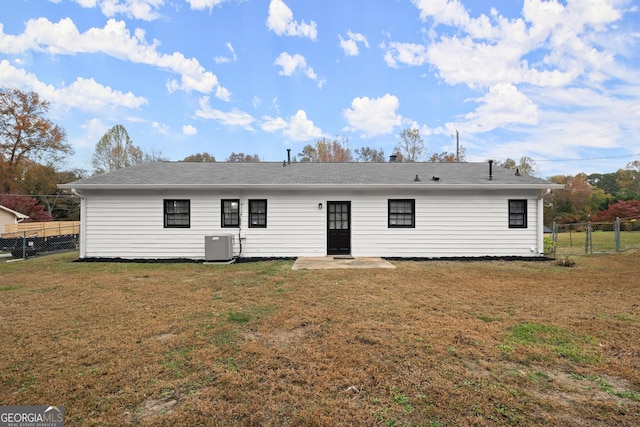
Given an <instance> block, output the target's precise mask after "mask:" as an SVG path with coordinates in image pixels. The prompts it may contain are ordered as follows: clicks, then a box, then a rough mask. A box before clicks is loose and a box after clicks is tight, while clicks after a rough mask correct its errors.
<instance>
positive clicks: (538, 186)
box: [58, 181, 564, 195]
mask: <svg viewBox="0 0 640 427" xmlns="http://www.w3.org/2000/svg"><path fill="white" fill-rule="evenodd" d="M58 188H60V189H67V190H71V191H72V192H75V193H76V194H78V193H79V192H81V191H83V190H106V191H110V190H113V191H117V190H239V189H243V190H244V189H253V190H255V189H263V190H327V189H333V190H335V189H339V190H362V189H369V190H386V189H392V190H415V189H421V190H547V189H561V188H564V185H562V184H553V183H535V184H498V183H496V181H491V183H486V184H443V183H442V181H437V182H430V181H427V182H415V183H414V182H413V181H412V182H411V183H408V184H122V185H105V184H80V185H73V184H59V185H58ZM78 195H79V194H78Z"/></svg>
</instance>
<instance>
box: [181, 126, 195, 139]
mask: <svg viewBox="0 0 640 427" xmlns="http://www.w3.org/2000/svg"><path fill="white" fill-rule="evenodd" d="M197 133H198V129H196V128H195V127H193V126H191V125H184V126H182V134H183V135H186V136H191V135H195V134H197Z"/></svg>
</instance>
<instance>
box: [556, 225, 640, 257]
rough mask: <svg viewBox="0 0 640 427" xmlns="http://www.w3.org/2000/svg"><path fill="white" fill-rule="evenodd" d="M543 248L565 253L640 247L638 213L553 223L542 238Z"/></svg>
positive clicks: (614, 250) (600, 251)
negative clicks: (632, 216) (621, 216)
mask: <svg viewBox="0 0 640 427" xmlns="http://www.w3.org/2000/svg"><path fill="white" fill-rule="evenodd" d="M545 244H546V246H547V248H546V249H547V250H546V252H547V253H548V254H550V255H556V256H564V255H577V254H594V253H609V252H621V251H627V250H632V249H640V217H636V218H616V220H615V221H609V222H591V221H587V222H581V223H575V224H557V223H554V224H553V227H552V229H551V230H550V233H547V237H546V239H545Z"/></svg>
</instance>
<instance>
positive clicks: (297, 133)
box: [260, 110, 323, 142]
mask: <svg viewBox="0 0 640 427" xmlns="http://www.w3.org/2000/svg"><path fill="white" fill-rule="evenodd" d="M260 128H261V129H262V130H264V131H265V132H276V131H280V130H281V131H282V133H283V134H284V135H285V136H286V137H287V138H288V139H289V140H290V141H293V142H303V141H309V140H312V139H314V138H319V137H321V136H322V135H323V133H322V130H321V129H320V128H319V127H317V126H316V125H315V124H314V123H313V121H311V120H309V119H308V118H307V113H306V112H305V111H304V110H298V111H297V112H296V114H294V115H293V116H291V117H289V119H288V120H285V119H283V118H282V117H276V118H273V117H263V121H262V123H261V124H260Z"/></svg>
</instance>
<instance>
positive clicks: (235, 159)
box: [226, 153, 260, 163]
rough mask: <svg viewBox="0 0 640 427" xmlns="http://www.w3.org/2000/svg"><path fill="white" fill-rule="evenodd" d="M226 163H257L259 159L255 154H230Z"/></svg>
mask: <svg viewBox="0 0 640 427" xmlns="http://www.w3.org/2000/svg"><path fill="white" fill-rule="evenodd" d="M226 161H227V162H231V163H258V162H259V161H260V157H259V156H258V155H257V154H254V155H251V154H244V153H231V154H230V155H229V157H227V159H226Z"/></svg>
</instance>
